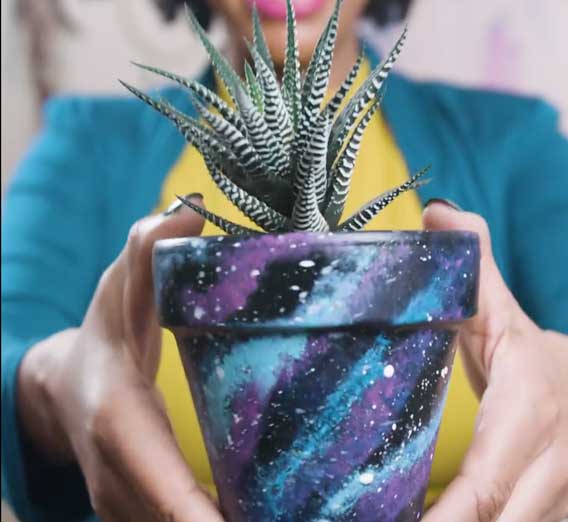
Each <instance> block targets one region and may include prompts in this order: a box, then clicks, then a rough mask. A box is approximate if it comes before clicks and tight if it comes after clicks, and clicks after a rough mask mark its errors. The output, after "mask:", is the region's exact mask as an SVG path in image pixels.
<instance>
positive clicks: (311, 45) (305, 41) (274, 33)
mask: <svg viewBox="0 0 568 522" xmlns="http://www.w3.org/2000/svg"><path fill="white" fill-rule="evenodd" d="M322 27H323V25H322V24H321V23H319V20H304V21H301V22H299V23H298V44H299V49H300V62H301V63H302V65H303V66H307V65H308V63H309V61H310V58H311V57H312V53H313V51H314V49H315V47H316V45H317V42H318V39H319V36H320V34H321V31H322ZM263 28H264V34H265V36H266V41H267V44H268V47H269V49H270V53H271V54H272V58H273V60H274V63H275V65H276V66H277V67H282V66H283V64H284V60H285V59H286V24H285V23H282V22H280V21H272V20H266V21H263Z"/></svg>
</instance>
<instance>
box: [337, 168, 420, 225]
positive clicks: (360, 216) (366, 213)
mask: <svg viewBox="0 0 568 522" xmlns="http://www.w3.org/2000/svg"><path fill="white" fill-rule="evenodd" d="M429 170H430V167H426V168H425V169H422V170H421V171H420V172H419V173H418V174H415V175H414V176H412V177H411V178H410V179H409V180H408V181H407V182H405V183H403V184H402V185H400V186H399V187H397V188H395V189H392V190H389V191H387V192H385V193H384V194H381V195H380V196H378V197H376V198H375V199H373V200H372V201H370V202H369V203H367V204H366V205H364V206H363V208H361V209H360V210H359V211H358V212H356V213H355V214H353V215H352V216H351V217H350V218H348V219H347V220H346V221H345V222H344V223H343V224H342V225H341V226H340V227H339V230H340V231H342V232H358V231H359V230H362V229H363V228H364V227H365V225H367V223H369V222H370V221H371V220H372V219H373V218H375V217H376V216H377V215H378V214H379V212H381V210H384V209H385V208H386V207H388V206H389V205H390V204H391V203H392V202H393V201H394V200H395V199H396V198H398V197H399V196H401V195H402V194H404V193H405V192H408V191H409V190H411V189H415V188H418V187H419V186H420V185H423V184H425V183H427V181H422V180H421V178H422V177H423V176H424V175H425V174H426V173H427V172H428V171H429Z"/></svg>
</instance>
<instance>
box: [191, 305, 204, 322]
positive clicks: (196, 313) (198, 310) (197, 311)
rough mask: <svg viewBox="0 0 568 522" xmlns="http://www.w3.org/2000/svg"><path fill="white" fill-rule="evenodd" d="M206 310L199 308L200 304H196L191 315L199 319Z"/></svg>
mask: <svg viewBox="0 0 568 522" xmlns="http://www.w3.org/2000/svg"><path fill="white" fill-rule="evenodd" d="M206 313H207V312H206V311H205V310H203V308H201V306H196V307H195V310H193V317H195V318H196V319H201V318H202V317H203V316H204V315H205V314H206Z"/></svg>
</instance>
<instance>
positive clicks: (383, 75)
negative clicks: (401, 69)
mask: <svg viewBox="0 0 568 522" xmlns="http://www.w3.org/2000/svg"><path fill="white" fill-rule="evenodd" d="M407 32H408V29H406V28H405V29H404V32H403V33H402V35H401V36H400V38H399V39H398V41H397V43H396V45H395V46H394V48H393V50H392V51H391V52H390V54H389V56H388V58H387V59H386V61H385V62H384V63H383V64H381V65H379V66H378V67H377V68H376V69H375V70H374V71H373V72H372V73H371V75H370V76H369V77H368V78H367V79H366V80H365V82H364V83H363V85H362V86H361V87H360V88H359V89H358V90H357V93H356V94H355V95H354V96H353V98H351V99H350V100H349V102H348V103H347V106H346V107H345V108H344V109H343V110H342V111H341V113H340V114H339V116H338V117H337V120H336V121H335V124H334V126H333V129H332V131H331V138H330V146H329V151H328V156H327V163H328V166H331V164H332V163H333V162H334V161H335V158H336V157H337V153H338V152H339V150H340V149H341V147H342V146H343V142H344V140H345V138H346V137H347V136H348V134H349V132H350V131H351V130H352V128H353V125H354V124H355V122H356V121H357V118H358V117H359V116H360V115H361V113H362V112H363V110H364V108H365V107H366V106H367V105H368V104H369V102H370V101H371V100H372V99H373V98H374V97H375V96H376V95H377V94H378V93H379V92H380V90H381V89H382V87H383V86H384V84H385V81H386V79H387V78H388V76H389V74H390V72H391V70H392V68H393V66H394V64H395V62H396V60H397V58H398V56H399V55H400V53H401V52H402V48H403V46H404V43H405V41H406V36H407Z"/></svg>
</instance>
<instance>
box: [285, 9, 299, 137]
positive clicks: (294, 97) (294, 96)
mask: <svg viewBox="0 0 568 522" xmlns="http://www.w3.org/2000/svg"><path fill="white" fill-rule="evenodd" d="M286 9H287V17H286V25H287V43H286V59H285V61H284V74H283V77H282V94H283V97H284V100H285V102H286V105H287V106H288V112H289V114H290V118H291V120H292V123H293V125H294V131H295V132H297V130H298V126H299V124H300V112H301V110H302V97H301V88H302V83H301V75H300V50H299V48H298V35H297V27H296V13H295V11H294V6H293V4H292V0H286Z"/></svg>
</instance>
